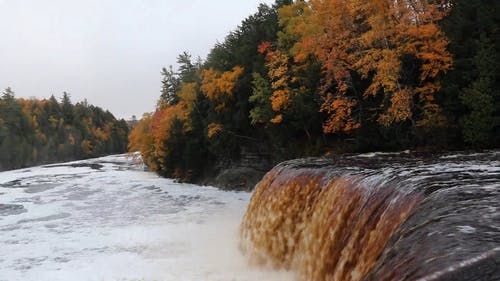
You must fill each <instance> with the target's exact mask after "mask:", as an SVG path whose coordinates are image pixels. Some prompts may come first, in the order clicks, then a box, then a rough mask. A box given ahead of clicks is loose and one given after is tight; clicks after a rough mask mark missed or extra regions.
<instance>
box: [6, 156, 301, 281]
mask: <svg viewBox="0 0 500 281" xmlns="http://www.w3.org/2000/svg"><path fill="white" fill-rule="evenodd" d="M249 199H250V194H249V193H244V192H225V191H220V190H218V189H215V188H212V187H200V186H195V185H189V184H179V183H175V182H173V181H172V180H169V179H163V178H159V177H157V176H156V175H154V174H153V173H151V172H146V171H144V170H143V169H142V166H141V165H140V164H137V163H136V161H134V160H133V159H132V158H128V157H127V156H126V155H118V156H109V157H103V158H98V159H91V160H86V161H76V162H70V163H66V164H56V165H45V166H39V167H33V168H27V169H21V170H15V171H8V172H2V173H0V248H1V251H0V280H2V281H3V280H9V281H10V280H96V281H97V280H242V281H243V280H259V279H260V280H293V279H294V277H293V276H292V275H291V274H290V273H287V272H278V271H272V270H268V269H257V268H253V267H249V266H248V263H247V259H246V257H244V256H243V255H242V254H241V252H240V251H239V249H238V243H239V240H238V239H239V238H238V232H239V225H240V222H241V218H242V216H243V213H244V211H245V209H246V206H247V204H248V201H249Z"/></svg>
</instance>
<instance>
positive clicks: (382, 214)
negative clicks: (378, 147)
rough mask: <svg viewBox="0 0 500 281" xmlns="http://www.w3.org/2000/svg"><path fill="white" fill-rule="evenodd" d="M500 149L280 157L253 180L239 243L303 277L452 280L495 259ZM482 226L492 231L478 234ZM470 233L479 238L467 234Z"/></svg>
mask: <svg viewBox="0 0 500 281" xmlns="http://www.w3.org/2000/svg"><path fill="white" fill-rule="evenodd" d="M498 156H499V154H498V153H490V154H486V157H483V158H481V157H476V158H474V161H472V162H471V161H468V162H467V161H463V160H464V159H463V157H466V156H463V157H461V158H445V157H443V158H439V159H437V160H435V159H434V160H433V159H426V158H420V157H410V156H407V155H391V156H390V157H389V156H384V157H382V156H377V157H363V156H356V157H342V158H337V159H301V160H294V161H289V162H285V163H282V164H280V165H278V166H277V167H275V168H274V169H273V170H271V171H270V172H269V173H268V174H267V175H266V176H265V177H264V178H263V179H262V180H261V182H260V183H259V184H258V185H257V186H256V189H255V191H254V194H253V196H252V199H251V201H250V204H249V206H248V209H247V212H246V214H245V216H244V218H243V222H242V225H241V249H242V250H243V252H245V253H246V254H247V256H248V257H249V259H250V262H251V263H252V264H255V265H265V266H269V267H274V268H282V269H287V270H292V271H294V272H296V273H297V274H298V275H299V276H300V278H301V279H302V280H342V281H344V280H346V281H347V280H352V281H355V280H417V279H419V278H420V280H455V279H456V278H455V279H446V278H445V277H446V276H450V274H449V272H453V271H456V270H458V269H460V270H463V269H464V268H467V267H468V266H469V265H468V264H469V263H470V264H471V266H469V267H473V266H472V264H474V263H476V264H475V265H474V266H476V267H477V263H478V262H480V261H482V260H488V259H489V260H491V259H494V258H497V261H498V256H499V255H498V253H500V248H498V247H500V238H499V237H500V236H499V235H500V220H499V218H500V216H499V214H498V211H496V209H495V208H496V207H498V204H499V202H500V200H499V199H500V191H499V188H498V187H500V185H499V181H498V179H499V178H500V177H499V175H500V168H499V167H500V165H498V164H499V163H500V162H499V161H498V159H499V157H498ZM469 160H470V159H469ZM478 168H480V169H479V170H478ZM471 174H472V175H473V176H471ZM468 193H470V194H472V196H467V194H468ZM479 207H481V208H482V209H484V210H489V211H486V212H481V210H478V208H479ZM468 212H469V213H468ZM488 215H489V217H488ZM479 217H480V218H481V219H479ZM480 227H489V232H485V233H472V232H474V230H476V229H478V228H480ZM468 232H469V233H468ZM473 234H475V235H473ZM470 236H474V239H475V240H476V241H477V243H471V242H470V241H463V240H465V239H468V238H466V237H470ZM433 241H434V242H435V243H439V244H433ZM495 246H496V247H497V248H498V249H497V250H495V249H496V248H495ZM492 249H493V250H492ZM478 257H479V258H478ZM481 257H482V258H481ZM468 261H469V263H468ZM470 261H473V262H470ZM497 264H498V263H497ZM494 267H495V263H493V268H494ZM450 268H451V269H450ZM486 270H488V268H487V269H486ZM493 271H495V270H493ZM496 272H498V270H497V271H496ZM495 274H499V276H500V273H495ZM433 276H434V277H433ZM436 276H437V277H436ZM495 276H496V275H495ZM439 278H441V279H439ZM464 280H465V279H464ZM477 280H490V279H477Z"/></svg>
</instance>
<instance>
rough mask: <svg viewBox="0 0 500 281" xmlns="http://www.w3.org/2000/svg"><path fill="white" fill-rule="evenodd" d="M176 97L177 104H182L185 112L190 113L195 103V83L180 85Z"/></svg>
mask: <svg viewBox="0 0 500 281" xmlns="http://www.w3.org/2000/svg"><path fill="white" fill-rule="evenodd" d="M178 97H179V102H181V103H184V104H185V105H186V107H187V111H189V112H191V111H192V110H193V108H194V102H195V101H196V83H182V86H181V89H180V91H179V93H178Z"/></svg>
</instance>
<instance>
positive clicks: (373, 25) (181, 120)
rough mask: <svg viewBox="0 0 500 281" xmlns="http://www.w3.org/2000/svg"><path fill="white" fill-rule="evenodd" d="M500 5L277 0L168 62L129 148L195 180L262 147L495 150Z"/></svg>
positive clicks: (293, 151) (499, 130)
mask: <svg viewBox="0 0 500 281" xmlns="http://www.w3.org/2000/svg"><path fill="white" fill-rule="evenodd" d="M499 7H500V1H495V0H447V1H444V0H398V1H393V0H372V1H364V0H363V1H362V0H309V1H286V0H278V1H276V2H275V4H273V5H271V6H269V5H264V4H261V5H260V6H259V7H258V11H257V12H256V13H255V14H253V15H251V16H249V17H248V18H246V19H245V20H243V21H242V22H241V24H240V25H239V26H238V27H237V28H236V29H235V30H234V31H232V32H231V33H229V34H228V35H227V37H226V38H225V40H224V41H223V42H220V43H217V44H216V45H215V46H214V47H213V48H212V49H211V51H210V53H209V55H208V56H207V58H206V59H204V60H202V59H193V58H192V57H191V55H190V54H189V53H186V52H185V53H182V54H180V55H179V56H178V67H176V68H175V69H174V67H172V66H170V67H168V68H164V69H163V70H162V72H161V75H162V77H163V78H162V81H161V83H162V90H161V95H160V97H159V100H158V103H157V108H156V110H155V112H153V113H146V114H144V116H143V118H142V119H141V120H140V121H139V123H138V125H137V126H136V127H135V128H134V129H133V130H132V131H131V133H130V135H129V150H130V151H140V152H141V154H142V157H143V160H144V161H145V163H146V164H147V165H148V166H149V167H151V168H152V169H153V170H154V171H156V172H158V173H159V174H161V175H163V176H167V177H174V178H180V179H185V180H194V179H196V178H199V177H202V176H204V175H206V174H207V173H214V172H217V170H220V169H223V168H224V167H229V166H231V165H233V166H234V165H239V163H241V162H242V161H243V160H242V159H243V158H244V156H245V155H248V154H249V153H250V154H252V153H253V154H256V155H260V156H259V157H264V158H267V160H268V161H269V162H270V163H277V162H279V161H282V160H285V159H290V158H296V157H305V156H317V155H332V154H338V153H352V152H366V151H395V150H405V149H412V150H419V151H439V150H464V149H488V148H494V147H498V144H499V143H500V104H499V100H500V85H499V81H500V79H499V69H498V62H499V58H498V54H499V51H500V49H499V47H500V37H499V34H500V32H499V19H500V18H499V17H498V14H499V13H500V10H499Z"/></svg>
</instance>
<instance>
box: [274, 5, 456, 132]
mask: <svg viewBox="0 0 500 281" xmlns="http://www.w3.org/2000/svg"><path fill="white" fill-rule="evenodd" d="M280 12H281V19H280V23H281V24H282V25H286V26H287V30H288V31H293V32H296V33H297V34H299V35H300V38H301V39H300V41H299V42H298V43H297V44H295V46H294V48H293V51H294V55H295V59H296V61H298V62H300V61H301V60H303V59H304V58H305V57H307V55H308V54H314V55H315V56H316V57H317V58H318V59H319V60H320V61H321V62H322V65H323V74H324V77H325V80H324V84H323V93H324V101H325V102H324V104H323V106H322V111H324V112H326V113H328V114H329V116H330V118H329V119H328V120H327V121H326V123H325V125H324V130H325V132H330V133H334V132H339V131H350V130H352V129H356V128H359V126H360V121H361V120H359V118H357V117H356V115H355V114H354V113H355V111H356V110H358V109H357V108H356V107H357V105H358V104H359V103H360V99H361V98H362V99H365V98H368V97H370V96H378V95H382V96H383V99H382V101H383V102H382V103H381V104H380V108H381V112H380V114H379V115H378V117H377V119H378V120H379V122H380V123H382V124H383V125H386V126H388V125H390V124H392V123H394V122H401V121H405V120H415V119H416V121H418V125H426V124H429V123H430V122H431V121H433V122H436V121H441V119H440V118H439V113H440V109H439V107H438V105H437V104H436V102H435V94H436V93H437V92H438V90H439V88H440V85H439V82H438V81H436V78H437V76H438V75H439V74H442V73H445V72H446V71H448V70H449V69H450V68H451V55H450V54H449V53H448V51H447V50H446V47H447V40H446V38H445V36H444V34H443V32H442V31H441V30H440V28H439V26H438V25H437V22H438V21H439V20H440V19H441V18H442V17H443V15H444V13H445V11H444V7H443V6H441V5H439V4H437V3H435V2H433V1H427V0H422V1H396V2H394V1H389V0H375V1H357V0H352V1H347V0H334V1H323V0H312V1H309V2H303V1H299V2H296V3H295V4H294V5H291V6H287V7H284V8H282V10H281V11H280ZM406 57H411V58H413V62H414V63H415V67H416V68H417V69H418V73H419V74H418V78H417V79H415V80H413V81H405V79H404V78H405V77H403V76H402V75H403V74H404V73H403V71H402V69H403V62H404V59H405V58H406ZM355 73H356V74H358V75H360V76H361V79H365V80H368V81H369V85H368V86H367V87H365V88H363V89H358V88H355V87H354V83H353V74H355ZM332 86H333V87H332ZM359 92H360V93H361V96H360V95H359V94H358V95H356V93H359ZM349 93H354V94H355V95H352V94H351V95H350V94H349ZM415 113H419V116H417V117H415V116H414V114H415Z"/></svg>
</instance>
